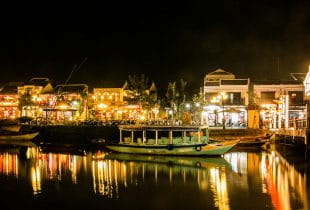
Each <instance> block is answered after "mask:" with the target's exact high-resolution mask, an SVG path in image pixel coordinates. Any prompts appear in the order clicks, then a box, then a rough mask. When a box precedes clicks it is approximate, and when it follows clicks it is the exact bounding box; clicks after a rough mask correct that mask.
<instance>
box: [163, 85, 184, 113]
mask: <svg viewBox="0 0 310 210" xmlns="http://www.w3.org/2000/svg"><path fill="white" fill-rule="evenodd" d="M186 85H187V82H186V81H185V80H183V79H180V81H179V83H178V84H177V83H176V82H169V83H168V87H167V92H166V104H167V106H168V107H169V108H170V109H171V110H172V111H173V113H172V116H173V117H176V119H180V112H181V111H182V108H183V106H184V103H185V101H186Z"/></svg>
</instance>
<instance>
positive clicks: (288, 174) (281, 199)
mask: <svg viewBox="0 0 310 210" xmlns="http://www.w3.org/2000/svg"><path fill="white" fill-rule="evenodd" d="M260 167H261V175H262V178H263V181H264V183H265V184H266V190H264V191H267V193H268V194H269V195H270V196H271V200H272V204H273V206H274V207H275V209H284V210H286V209H296V208H298V209H309V204H308V202H309V197H308V195H307V188H306V178H307V176H306V174H301V173H299V172H298V171H297V170H296V169H295V167H294V166H292V165H290V164H289V163H288V162H287V161H286V160H285V159H284V158H283V157H281V155H280V154H279V153H276V152H272V153H270V154H267V153H263V154H262V160H261V166H260Z"/></svg>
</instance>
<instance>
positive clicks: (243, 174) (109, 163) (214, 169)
mask: <svg viewBox="0 0 310 210" xmlns="http://www.w3.org/2000/svg"><path fill="white" fill-rule="evenodd" d="M308 171H309V170H308ZM307 175H308V176H309V174H307V170H300V169H299V166H298V165H296V164H292V163H290V162H288V161H287V159H285V158H284V157H282V156H281V154H280V153H279V152H277V151H276V150H271V151H265V150H249V151H244V150H243V151H240V150H238V149H234V150H233V151H231V152H229V153H227V154H225V155H224V156H223V157H218V158H181V157H177V158H168V157H156V156H155V157H152V156H135V155H123V154H115V153H107V152H105V151H101V150H95V151H92V152H91V151H71V152H65V151H64V152H62V153H61V152H57V150H56V151H54V152H51V151H40V148H38V147H5V148H4V147H3V146H2V147H1V150H0V195H1V203H0V208H1V209H54V210H55V209H190V210H194V209H222V210H228V209H281V210H282V209H284V210H285V209H310V187H309V181H308V180H307Z"/></svg>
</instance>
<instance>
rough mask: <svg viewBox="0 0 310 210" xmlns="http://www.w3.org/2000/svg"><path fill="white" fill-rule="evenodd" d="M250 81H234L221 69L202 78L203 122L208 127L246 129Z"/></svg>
mask: <svg viewBox="0 0 310 210" xmlns="http://www.w3.org/2000/svg"><path fill="white" fill-rule="evenodd" d="M249 84H250V79H236V78H235V75H234V74H232V73H230V72H227V71H225V70H223V69H217V70H215V71H213V72H210V73H208V74H207V75H206V76H205V78H204V99H205V100H206V101H207V103H208V105H207V106H205V107H204V111H203V116H202V118H203V121H208V124H209V126H211V127H213V126H214V127H217V126H223V123H224V125H225V127H236V128H240V127H247V105H248V103H249V95H248V91H249Z"/></svg>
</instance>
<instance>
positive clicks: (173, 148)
mask: <svg viewBox="0 0 310 210" xmlns="http://www.w3.org/2000/svg"><path fill="white" fill-rule="evenodd" d="M237 142H238V141H229V142H222V143H220V144H219V143H216V144H207V145H204V144H191V145H177V144H174V145H137V144H110V145H106V147H107V148H108V149H109V150H111V151H114V152H120V153H127V154H143V155H169V156H218V155H222V154H224V153H226V152H228V151H229V150H230V149H232V148H233V147H234V146H235V145H236V144H237Z"/></svg>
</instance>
